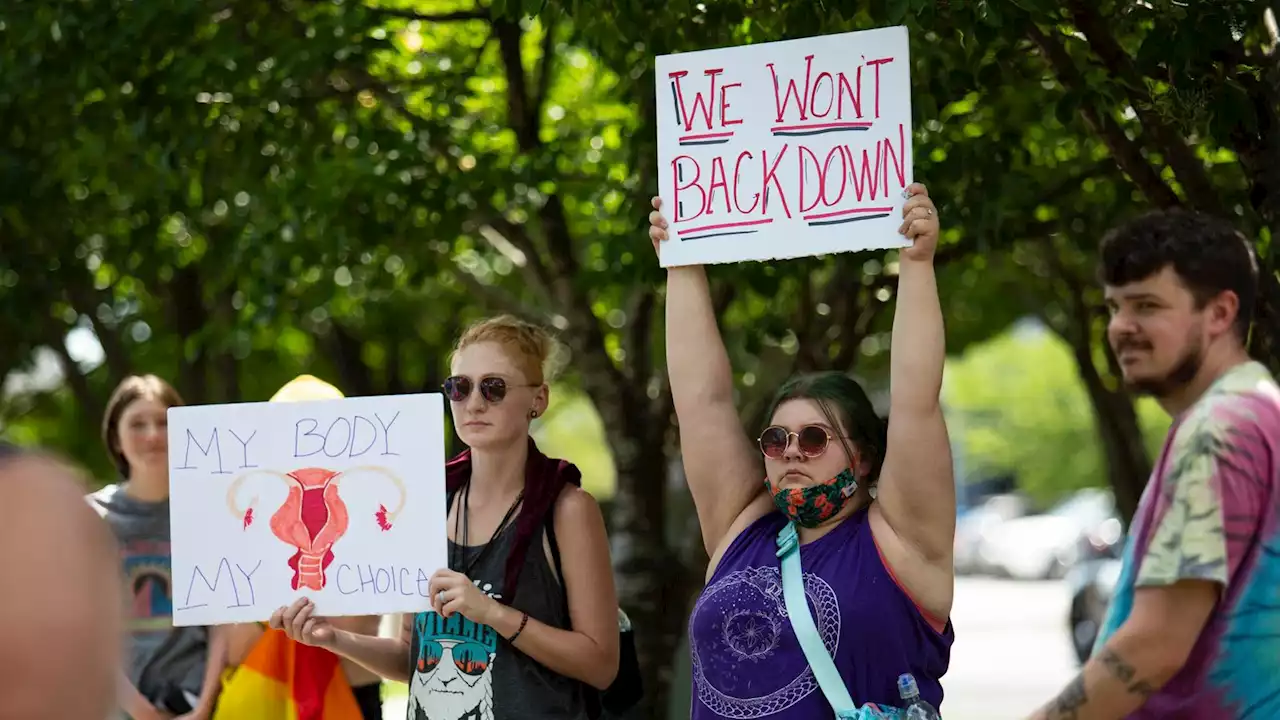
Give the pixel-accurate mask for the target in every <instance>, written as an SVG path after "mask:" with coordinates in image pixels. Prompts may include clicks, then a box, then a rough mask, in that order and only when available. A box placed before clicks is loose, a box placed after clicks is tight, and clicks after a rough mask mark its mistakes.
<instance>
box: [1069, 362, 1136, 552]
mask: <svg viewBox="0 0 1280 720" xmlns="http://www.w3.org/2000/svg"><path fill="white" fill-rule="evenodd" d="M1067 340H1068V342H1070V343H1071V349H1072V352H1073V354H1074V355H1075V359H1076V367H1077V368H1078V370H1079V372H1080V379H1081V380H1082V381H1083V382H1084V386H1085V389H1086V390H1087V391H1088V393H1089V401H1090V403H1091V404H1092V405H1093V414H1094V417H1095V418H1097V421H1098V438H1099V439H1100V440H1101V441H1102V448H1103V454H1104V456H1105V458H1106V461H1107V476H1108V479H1109V480H1110V481H1111V489H1112V491H1113V492H1114V493H1115V499H1116V510H1117V511H1118V512H1119V513H1120V518H1121V522H1123V523H1124V524H1125V527H1128V525H1129V522H1130V521H1131V520H1132V519H1133V514H1134V512H1135V511H1137V509H1138V501H1139V500H1140V499H1141V498H1142V491H1143V489H1144V488H1146V486H1147V479H1148V477H1149V476H1150V475H1151V460H1150V458H1149V457H1148V456H1147V447H1146V443H1145V441H1144V440H1143V437H1142V428H1141V426H1140V425H1139V424H1138V413H1137V412H1136V411H1135V410H1134V407H1133V398H1132V397H1131V396H1130V395H1129V393H1127V392H1125V391H1124V390H1123V389H1120V388H1117V389H1114V390H1113V389H1111V388H1108V387H1107V383H1106V382H1105V381H1104V380H1103V378H1102V376H1101V374H1099V372H1098V368H1097V366H1096V365H1094V362H1093V348H1092V347H1091V346H1090V345H1089V344H1088V343H1087V342H1085V343H1081V342H1079V341H1078V340H1077V339H1073V338H1067Z"/></svg>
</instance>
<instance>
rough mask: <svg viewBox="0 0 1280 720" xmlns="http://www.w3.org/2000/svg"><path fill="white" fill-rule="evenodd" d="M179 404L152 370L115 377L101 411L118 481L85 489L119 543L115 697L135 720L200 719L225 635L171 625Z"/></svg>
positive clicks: (213, 696) (212, 696)
mask: <svg viewBox="0 0 1280 720" xmlns="http://www.w3.org/2000/svg"><path fill="white" fill-rule="evenodd" d="M182 404H183V402H182V398H181V397H180V396H179V395H178V391H177V390H174V388H173V386H172V385H170V384H169V383H167V382H165V381H164V380H162V379H160V378H158V377H156V376H155V375H134V376H130V377H127V378H125V379H124V380H122V381H121V382H120V384H119V385H118V386H117V387H116V389H115V391H114V392H113V393H112V394H111V398H110V399H109V400H108V401H107V408H106V412H105V414H104V417H103V420H102V441H103V443H104V444H105V445H106V447H107V452H108V454H109V455H110V456H111V460H112V462H113V463H114V464H115V466H116V470H117V471H118V472H119V482H117V483H112V484H109V485H107V486H106V487H104V488H102V489H101V490H99V491H97V492H95V493H93V494H91V495H90V496H89V503H90V505H92V507H93V508H94V509H95V510H97V511H98V514H99V515H101V516H102V517H103V519H105V520H106V521H107V524H108V525H110V526H111V529H112V530H113V531H114V533H115V536H116V540H117V542H118V543H119V548H120V562H121V564H122V565H123V571H124V576H125V583H126V588H125V590H126V593H127V599H128V602H129V604H128V607H127V610H126V614H127V617H128V623H129V625H128V629H129V650H128V654H127V656H126V657H127V660H128V662H127V664H126V666H125V676H124V682H123V683H122V685H121V689H120V693H121V694H120V706H121V708H122V709H123V710H124V711H125V713H126V714H127V716H128V717H130V718H133V720H160V719H164V718H172V717H175V716H180V717H182V718H189V719H190V720H207V719H208V718H209V717H210V715H211V714H212V713H213V708H214V706H215V705H216V704H217V699H218V689H219V683H218V675H219V674H220V673H221V672H222V668H223V665H224V664H225V657H226V643H225V638H224V637H223V636H222V635H221V634H220V633H219V632H217V629H216V628H206V627H174V626H173V578H172V567H171V565H172V563H171V556H170V548H169V538H170V534H169V421H168V411H169V408H171V407H177V406H180V405H182Z"/></svg>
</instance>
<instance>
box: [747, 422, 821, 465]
mask: <svg viewBox="0 0 1280 720" xmlns="http://www.w3.org/2000/svg"><path fill="white" fill-rule="evenodd" d="M792 436H794V437H795V439H796V447H797V448H798V449H799V450H800V454H801V455H804V456H805V457H807V458H816V457H818V456H819V455H821V454H822V453H824V452H826V451H827V445H829V444H831V438H832V435H831V433H830V432H828V431H827V429H826V428H824V427H822V426H821V425H805V426H804V427H802V428H800V432H791V431H790V430H787V429H786V428H784V427H779V426H778V425H770V426H769V427H767V428H765V429H764V432H762V433H760V437H759V439H757V440H756V442H758V443H759V444H760V452H762V453H764V456H765V457H767V458H772V459H774V460H776V459H778V458H780V457H782V456H783V455H784V454H786V452H787V446H789V445H790V444H791V438H792Z"/></svg>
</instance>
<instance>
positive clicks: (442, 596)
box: [436, 590, 447, 605]
mask: <svg viewBox="0 0 1280 720" xmlns="http://www.w3.org/2000/svg"><path fill="white" fill-rule="evenodd" d="M436 602H438V603H440V604H441V605H443V604H445V602H447V600H446V599H445V591H444V590H441V591H440V592H438V593H436Z"/></svg>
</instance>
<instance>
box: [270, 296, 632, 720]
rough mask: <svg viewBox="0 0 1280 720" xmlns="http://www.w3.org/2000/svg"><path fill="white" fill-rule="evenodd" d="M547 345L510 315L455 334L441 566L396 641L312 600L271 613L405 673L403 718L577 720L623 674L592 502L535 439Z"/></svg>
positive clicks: (290, 629) (571, 472)
mask: <svg viewBox="0 0 1280 720" xmlns="http://www.w3.org/2000/svg"><path fill="white" fill-rule="evenodd" d="M551 343H552V341H551V339H550V338H549V337H548V336H547V335H546V333H545V332H544V331H543V330H541V329H540V328H538V327H536V326H533V325H529V324H528V323H524V322H522V321H519V320H517V319H515V318H511V317H505V316H504V317H498V318H492V319H489V320H486V321H484V322H481V323H478V324H476V325H474V326H472V327H470V328H469V329H468V330H467V331H466V332H465V333H464V334H463V336H462V337H461V338H460V339H459V340H458V345H457V349H456V351H455V353H454V355H453V358H452V361H451V365H452V373H453V374H452V375H451V376H450V377H449V378H448V379H447V380H446V381H445V383H444V390H445V395H446V396H447V397H448V398H449V401H450V406H451V408H452V411H453V422H454V426H455V427H456V429H457V432H458V435H459V437H461V438H462V441H463V442H465V443H466V444H467V446H468V448H469V449H468V450H466V451H464V452H463V453H462V454H460V455H458V456H457V457H455V458H454V459H453V460H451V461H449V462H448V463H447V465H446V466H445V476H446V481H445V486H446V489H447V497H446V498H442V500H445V501H446V502H448V505H449V512H448V524H449V527H448V534H449V568H448V569H441V570H439V571H438V572H436V573H434V574H433V576H432V577H431V581H430V584H429V593H430V596H431V599H432V604H433V606H434V609H433V610H430V611H427V612H422V613H418V614H417V615H416V616H414V615H407V616H406V617H405V622H404V624H403V626H402V628H401V633H400V637H399V638H375V637H370V636H368V635H362V634H358V633H353V632H350V631H347V630H342V629H340V628H338V627H336V626H335V625H334V624H333V622H332V621H331V620H326V619H324V618H321V617H317V616H314V615H312V612H313V609H314V607H315V606H314V604H313V603H312V602H311V601H310V600H309V599H307V598H303V599H301V600H299V601H297V602H296V603H294V604H293V605H291V606H289V607H287V608H284V607H282V608H280V609H278V610H277V611H276V612H275V613H274V614H273V615H272V616H271V627H273V628H281V629H283V630H284V631H285V632H286V633H288V635H289V636H290V637H292V638H295V639H298V640H300V641H301V642H305V643H309V644H313V645H318V646H321V647H326V648H329V649H332V650H333V651H334V652H336V653H338V654H340V655H342V656H344V657H348V658H351V659H353V660H355V661H357V662H359V663H360V664H362V665H364V666H365V667H367V668H369V669H370V670H373V671H375V672H377V673H378V674H379V675H382V676H383V677H386V678H390V679H395V680H400V681H402V682H408V683H409V705H408V720H428V719H430V720H516V719H517V718H521V719H523V718H553V717H554V718H562V719H563V720H584V719H585V718H587V717H588V700H587V693H586V692H585V690H586V686H587V685H589V686H592V687H594V688H597V689H600V690H603V689H605V688H607V687H609V685H610V683H612V682H613V680H614V677H615V675H616V674H617V671H618V664H619V651H618V643H619V637H618V633H619V628H618V610H617V599H616V592H615V590H614V584H613V569H612V566H611V564H610V561H609V540H608V537H607V536H606V534H605V526H604V517H603V516H602V514H601V512H600V506H599V505H598V504H597V503H596V501H595V499H594V498H592V497H591V495H589V494H588V493H587V492H586V491H584V490H582V489H581V487H579V485H580V483H581V474H580V473H579V472H578V470H577V468H576V467H574V466H573V465H572V464H570V463H568V462H566V461H563V460H556V459H553V458H548V457H546V456H545V455H543V454H542V453H541V452H540V451H539V450H538V447H537V445H536V444H535V443H534V441H533V438H531V437H530V436H529V426H530V423H531V422H532V421H533V420H534V419H536V418H537V417H538V416H539V415H541V414H542V413H544V412H545V411H546V409H547V402H548V393H549V389H548V387H547V384H546V382H545V378H544V365H545V363H546V361H547V355H548V352H549V350H550V347H551ZM552 543H556V545H557V546H558V548H559V550H560V552H561V555H562V567H563V571H564V575H563V578H561V576H560V575H559V574H558V573H557V571H556V564H555V562H554V558H553V549H552Z"/></svg>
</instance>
